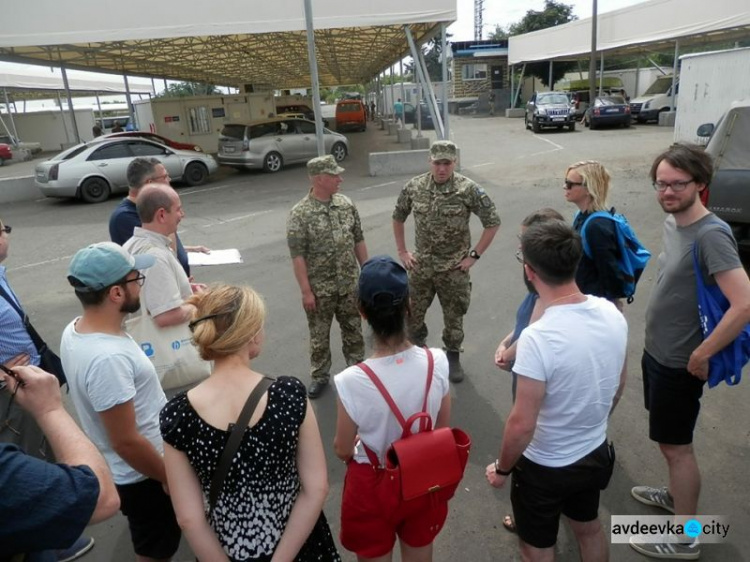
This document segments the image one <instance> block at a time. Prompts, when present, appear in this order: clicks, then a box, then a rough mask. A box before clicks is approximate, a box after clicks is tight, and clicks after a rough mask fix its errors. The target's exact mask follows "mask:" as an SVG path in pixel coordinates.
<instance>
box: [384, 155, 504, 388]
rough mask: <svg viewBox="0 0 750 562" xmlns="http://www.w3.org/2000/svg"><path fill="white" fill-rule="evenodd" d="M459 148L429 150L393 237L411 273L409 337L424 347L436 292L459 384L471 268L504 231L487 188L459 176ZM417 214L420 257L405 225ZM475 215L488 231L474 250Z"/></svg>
mask: <svg viewBox="0 0 750 562" xmlns="http://www.w3.org/2000/svg"><path fill="white" fill-rule="evenodd" d="M456 156H457V149H456V145H455V144H453V143H452V142H450V141H437V142H435V143H433V144H432V147H430V171H429V172H427V173H426V174H422V175H420V176H417V177H415V178H413V179H412V180H411V181H409V183H407V184H406V185H405V186H404V188H403V189H402V190H401V194H400V195H399V197H398V201H397V202H396V209H395V210H394V211H393V234H394V236H395V238H396V247H397V249H398V255H399V258H401V261H402V262H403V264H404V267H406V269H408V270H409V291H410V294H411V304H412V313H411V317H410V320H409V333H410V338H411V340H412V341H413V342H414V344H416V345H420V346H421V345H425V340H426V339H427V326H426V325H425V322H424V316H425V313H426V312H427V309H428V308H429V307H430V305H431V304H432V301H433V299H434V298H435V295H436V294H437V296H438V299H439V300H440V304H441V306H442V307H443V324H444V328H443V343H444V344H445V350H446V352H447V355H448V363H449V365H450V380H451V381H452V382H460V381H461V380H463V377H464V372H463V369H462V367H461V363H460V361H459V353H460V351H461V344H462V343H463V340H464V330H463V317H464V315H465V314H466V312H467V311H468V310H469V301H470V299H471V281H470V279H469V269H470V268H471V267H472V266H473V265H474V264H475V263H476V262H477V260H478V259H479V258H480V257H481V255H482V254H483V253H484V252H485V250H486V249H487V248H488V247H489V245H490V244H491V243H492V239H493V238H494V237H495V234H496V233H497V230H498V229H499V228H500V217H499V216H498V214H497V210H496V209H495V204H494V203H493V202H492V200H491V199H490V198H489V196H488V195H487V193H485V191H484V189H482V188H481V187H479V186H478V185H477V184H476V183H474V182H473V181H472V180H470V179H469V178H467V177H465V176H462V175H460V174H457V173H454V169H455V167H456ZM412 212H413V213H414V223H415V228H416V247H417V248H416V253H415V254H412V253H411V252H409V251H408V250H407V249H406V242H405V240H404V222H405V221H406V218H407V217H408V216H409V214H410V213H412ZM471 213H474V214H475V215H477V216H478V217H479V219H480V220H481V221H482V226H483V227H484V231H483V232H482V236H481V237H480V239H479V242H477V245H476V247H475V248H474V249H473V250H472V249H471V233H470V231H469V217H470V215H471Z"/></svg>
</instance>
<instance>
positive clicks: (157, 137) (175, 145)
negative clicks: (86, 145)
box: [96, 131, 203, 152]
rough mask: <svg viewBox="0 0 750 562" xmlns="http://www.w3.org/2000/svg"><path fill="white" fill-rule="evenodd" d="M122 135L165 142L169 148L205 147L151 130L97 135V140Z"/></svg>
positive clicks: (197, 150)
mask: <svg viewBox="0 0 750 562" xmlns="http://www.w3.org/2000/svg"><path fill="white" fill-rule="evenodd" d="M122 137H140V138H142V139H148V140H150V141H153V142H158V143H159V144H163V145H164V146H168V147H169V148H174V149H175V150H195V151H196V152H203V149H202V148H201V147H200V146H198V145H197V144H193V143H191V142H177V141H173V140H170V139H168V138H167V137H163V136H161V135H157V134H156V133H151V132H149V131H123V132H122V133H110V134H108V135H103V136H101V137H96V140H97V141H100V140H108V139H118V138H122Z"/></svg>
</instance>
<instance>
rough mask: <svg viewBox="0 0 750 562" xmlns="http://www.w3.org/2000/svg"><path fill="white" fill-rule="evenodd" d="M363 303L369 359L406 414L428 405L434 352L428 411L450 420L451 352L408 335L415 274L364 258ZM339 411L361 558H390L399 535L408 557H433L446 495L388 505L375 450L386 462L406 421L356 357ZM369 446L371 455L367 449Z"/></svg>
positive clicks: (349, 526)
mask: <svg viewBox="0 0 750 562" xmlns="http://www.w3.org/2000/svg"><path fill="white" fill-rule="evenodd" d="M359 308H360V312H361V313H362V316H363V317H364V318H365V319H366V320H367V323H368V324H369V325H370V328H371V329H372V332H373V353H372V355H371V356H370V357H369V358H368V359H366V360H365V361H364V363H365V364H366V365H367V366H368V367H369V368H370V369H371V370H372V371H374V373H375V374H376V375H377V377H378V378H379V379H380V380H381V381H382V383H383V385H384V386H385V388H386V390H387V391H388V393H389V394H390V395H391V396H392V397H393V400H394V402H395V403H396V405H397V407H398V409H399V410H400V411H401V413H402V414H403V416H404V418H406V419H408V418H409V416H411V415H412V414H414V413H416V412H419V411H421V410H422V403H423V401H424V393H425V381H426V377H427V370H428V354H432V356H433V359H434V367H433V380H432V384H431V386H430V389H429V392H428V399H427V412H428V413H429V415H430V418H431V419H432V422H433V427H436V428H437V427H444V426H447V425H448V420H449V417H450V407H451V402H450V393H449V383H448V359H447V358H446V356H445V353H444V352H443V351H442V350H439V349H431V350H429V351H428V350H427V349H422V348H418V347H415V346H414V345H413V344H412V343H411V342H410V341H409V340H408V339H407V336H406V328H405V322H406V317H407V315H408V314H409V278H408V274H407V272H406V270H405V269H404V268H403V267H402V266H401V265H400V264H399V263H397V262H396V261H394V260H393V259H392V258H391V257H389V256H376V257H374V258H372V259H370V260H369V261H367V262H366V263H365V264H364V265H363V266H362V272H361V274H360V278H359ZM334 382H335V384H336V390H337V392H338V399H337V401H338V416H337V421H336V437H335V439H334V449H335V451H336V455H337V456H338V457H339V458H340V459H342V460H344V461H345V462H346V463H347V473H346V482H345V485H344V494H343V499H342V507H341V544H342V545H343V546H344V547H345V548H346V549H348V550H350V551H353V552H355V553H356V554H357V558H358V560H360V561H365V560H367V561H370V560H374V561H378V562H381V561H382V562H388V561H390V560H391V558H392V553H393V546H394V544H395V540H396V536H398V538H399V542H400V546H401V559H402V560H403V561H404V562H428V561H430V560H432V542H433V541H434V539H435V537H436V536H437V534H438V533H439V532H440V529H441V528H442V526H443V524H444V523H445V518H446V517H447V513H448V506H447V501H435V500H434V498H433V500H432V501H430V498H425V501H424V502H417V501H415V500H411V501H410V502H408V504H407V503H404V504H400V505H399V506H398V508H396V509H391V508H385V507H384V505H383V504H382V502H381V501H380V499H379V498H378V496H377V486H376V484H377V481H378V479H379V478H381V477H382V475H383V471H382V470H380V467H378V469H377V470H373V467H372V464H371V463H370V460H369V458H368V457H372V458H374V457H377V460H378V462H379V464H380V466H382V465H383V461H384V456H385V453H386V451H387V449H388V447H389V446H390V445H391V443H393V442H394V441H396V440H398V439H399V438H400V437H401V433H402V429H401V426H400V424H399V422H398V421H397V420H396V418H395V417H394V415H393V413H392V412H391V410H390V408H389V406H388V404H387V402H386V401H385V399H384V398H383V396H382V395H381V394H380V391H379V390H378V389H377V388H376V387H375V385H374V383H373V382H372V381H371V380H370V378H369V377H368V376H367V374H366V373H365V372H364V371H363V370H362V369H361V368H360V367H358V366H357V365H354V366H351V367H349V368H348V369H346V370H345V371H343V372H341V373H339V374H338V375H337V376H336V377H335V379H334ZM365 447H366V448H367V449H369V450H370V455H368V453H367V451H366V449H365Z"/></svg>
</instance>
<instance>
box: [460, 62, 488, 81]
mask: <svg viewBox="0 0 750 562" xmlns="http://www.w3.org/2000/svg"><path fill="white" fill-rule="evenodd" d="M461 77H462V78H463V79H464V80H486V79H487V64H486V63H482V64H465V65H464V66H463V67H461Z"/></svg>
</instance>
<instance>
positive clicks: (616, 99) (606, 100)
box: [596, 96, 626, 105]
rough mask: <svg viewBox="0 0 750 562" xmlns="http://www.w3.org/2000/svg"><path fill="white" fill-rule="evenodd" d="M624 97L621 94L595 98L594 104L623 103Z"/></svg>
mask: <svg viewBox="0 0 750 562" xmlns="http://www.w3.org/2000/svg"><path fill="white" fill-rule="evenodd" d="M625 104H626V102H625V98H623V97H622V96H609V97H606V98H596V105H625Z"/></svg>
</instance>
